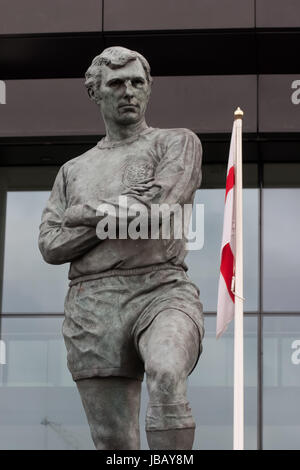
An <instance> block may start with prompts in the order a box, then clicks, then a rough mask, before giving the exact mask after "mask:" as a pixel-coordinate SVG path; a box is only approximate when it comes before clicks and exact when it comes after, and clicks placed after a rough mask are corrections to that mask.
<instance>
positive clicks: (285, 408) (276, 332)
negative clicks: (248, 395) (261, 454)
mask: <svg viewBox="0 0 300 470" xmlns="http://www.w3.org/2000/svg"><path fill="white" fill-rule="evenodd" d="M263 333H264V336H263V352H264V355H263V384H264V393H263V443H264V448H265V449H287V450H288V449H297V450H299V449H300V441H299V435H300V407H299V395H300V316H298V315H294V316H291V315H287V314H286V315H282V316H276V317H275V316H270V315H268V316H267V315H265V316H264V320H263Z"/></svg>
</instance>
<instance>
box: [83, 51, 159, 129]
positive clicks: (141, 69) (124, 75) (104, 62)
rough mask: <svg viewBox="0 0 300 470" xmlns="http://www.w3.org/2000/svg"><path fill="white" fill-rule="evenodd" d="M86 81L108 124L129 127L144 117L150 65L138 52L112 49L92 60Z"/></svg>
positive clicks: (149, 85)
mask: <svg viewBox="0 0 300 470" xmlns="http://www.w3.org/2000/svg"><path fill="white" fill-rule="evenodd" d="M85 78H86V81H85V86H86V88H87V91H88V94H89V96H90V98H91V99H92V100H93V101H95V102H96V103H97V104H98V105H99V106H100V108H101V111H102V115H103V118H104V120H105V121H106V122H107V121H109V120H110V119H112V120H113V121H115V122H119V123H120V124H130V123H132V122H138V120H140V119H142V118H143V117H144V114H145V111H146V107H147V103H148V100H149V96H150V91H151V84H152V77H151V75H150V65H149V63H148V61H147V60H146V59H145V57H143V56H142V55H141V54H139V53H138V52H135V51H131V50H129V49H126V48H124V47H119V46H116V47H109V48H107V49H105V50H104V51H103V52H102V53H101V54H100V55H98V56H96V57H95V58H94V59H93V61H92V64H91V65H90V67H89V68H88V69H87V71H86V74H85Z"/></svg>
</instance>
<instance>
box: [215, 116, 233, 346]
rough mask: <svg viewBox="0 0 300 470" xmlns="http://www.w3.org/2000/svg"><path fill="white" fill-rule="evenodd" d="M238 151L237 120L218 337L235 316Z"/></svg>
mask: <svg viewBox="0 0 300 470" xmlns="http://www.w3.org/2000/svg"><path fill="white" fill-rule="evenodd" d="M236 152H237V120H235V121H234V123H233V128H232V134H231V142H230V150H229V159H228V166H227V177H226V191H225V209H224V221H223V236H222V245H221V266H220V278H219V290H218V307H217V338H219V337H220V336H221V335H222V334H223V333H224V331H225V330H226V329H227V326H228V324H229V323H230V322H231V320H232V319H233V316H234V303H235V298H234V293H233V290H234V265H235V249H236V233H235V223H236V210H235V183H236V174H235V168H236V167H235V162H236Z"/></svg>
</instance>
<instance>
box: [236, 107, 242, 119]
mask: <svg viewBox="0 0 300 470" xmlns="http://www.w3.org/2000/svg"><path fill="white" fill-rule="evenodd" d="M243 116H244V112H243V111H242V110H241V108H240V107H238V108H236V110H235V111H234V119H242V118H243Z"/></svg>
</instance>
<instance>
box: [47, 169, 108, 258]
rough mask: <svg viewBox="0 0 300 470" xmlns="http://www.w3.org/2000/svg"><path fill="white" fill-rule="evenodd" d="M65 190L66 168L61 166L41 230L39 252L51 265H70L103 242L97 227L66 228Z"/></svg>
mask: <svg viewBox="0 0 300 470" xmlns="http://www.w3.org/2000/svg"><path fill="white" fill-rule="evenodd" d="M65 189H66V186H65V177H64V167H61V168H60V170H59V172H58V174H57V176H56V179H55V182H54V185H53V188H52V191H51V194H50V197H49V200H48V202H47V205H46V207H45V209H44V211H43V213H42V219H41V224H40V227H39V230H40V232H39V249H40V252H41V254H42V256H43V258H44V260H45V261H46V262H47V263H50V264H63V263H67V262H70V261H72V260H73V259H75V258H77V257H78V256H81V255H82V254H84V253H85V252H86V251H88V250H90V249H91V248H92V247H93V246H95V245H96V244H97V243H100V240H99V238H98V237H97V235H96V230H95V227H90V226H86V225H82V224H81V225H79V226H77V227H72V228H70V227H66V226H65V224H64V213H65V210H66V207H67V203H66V195H65V194H66V193H65Z"/></svg>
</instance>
